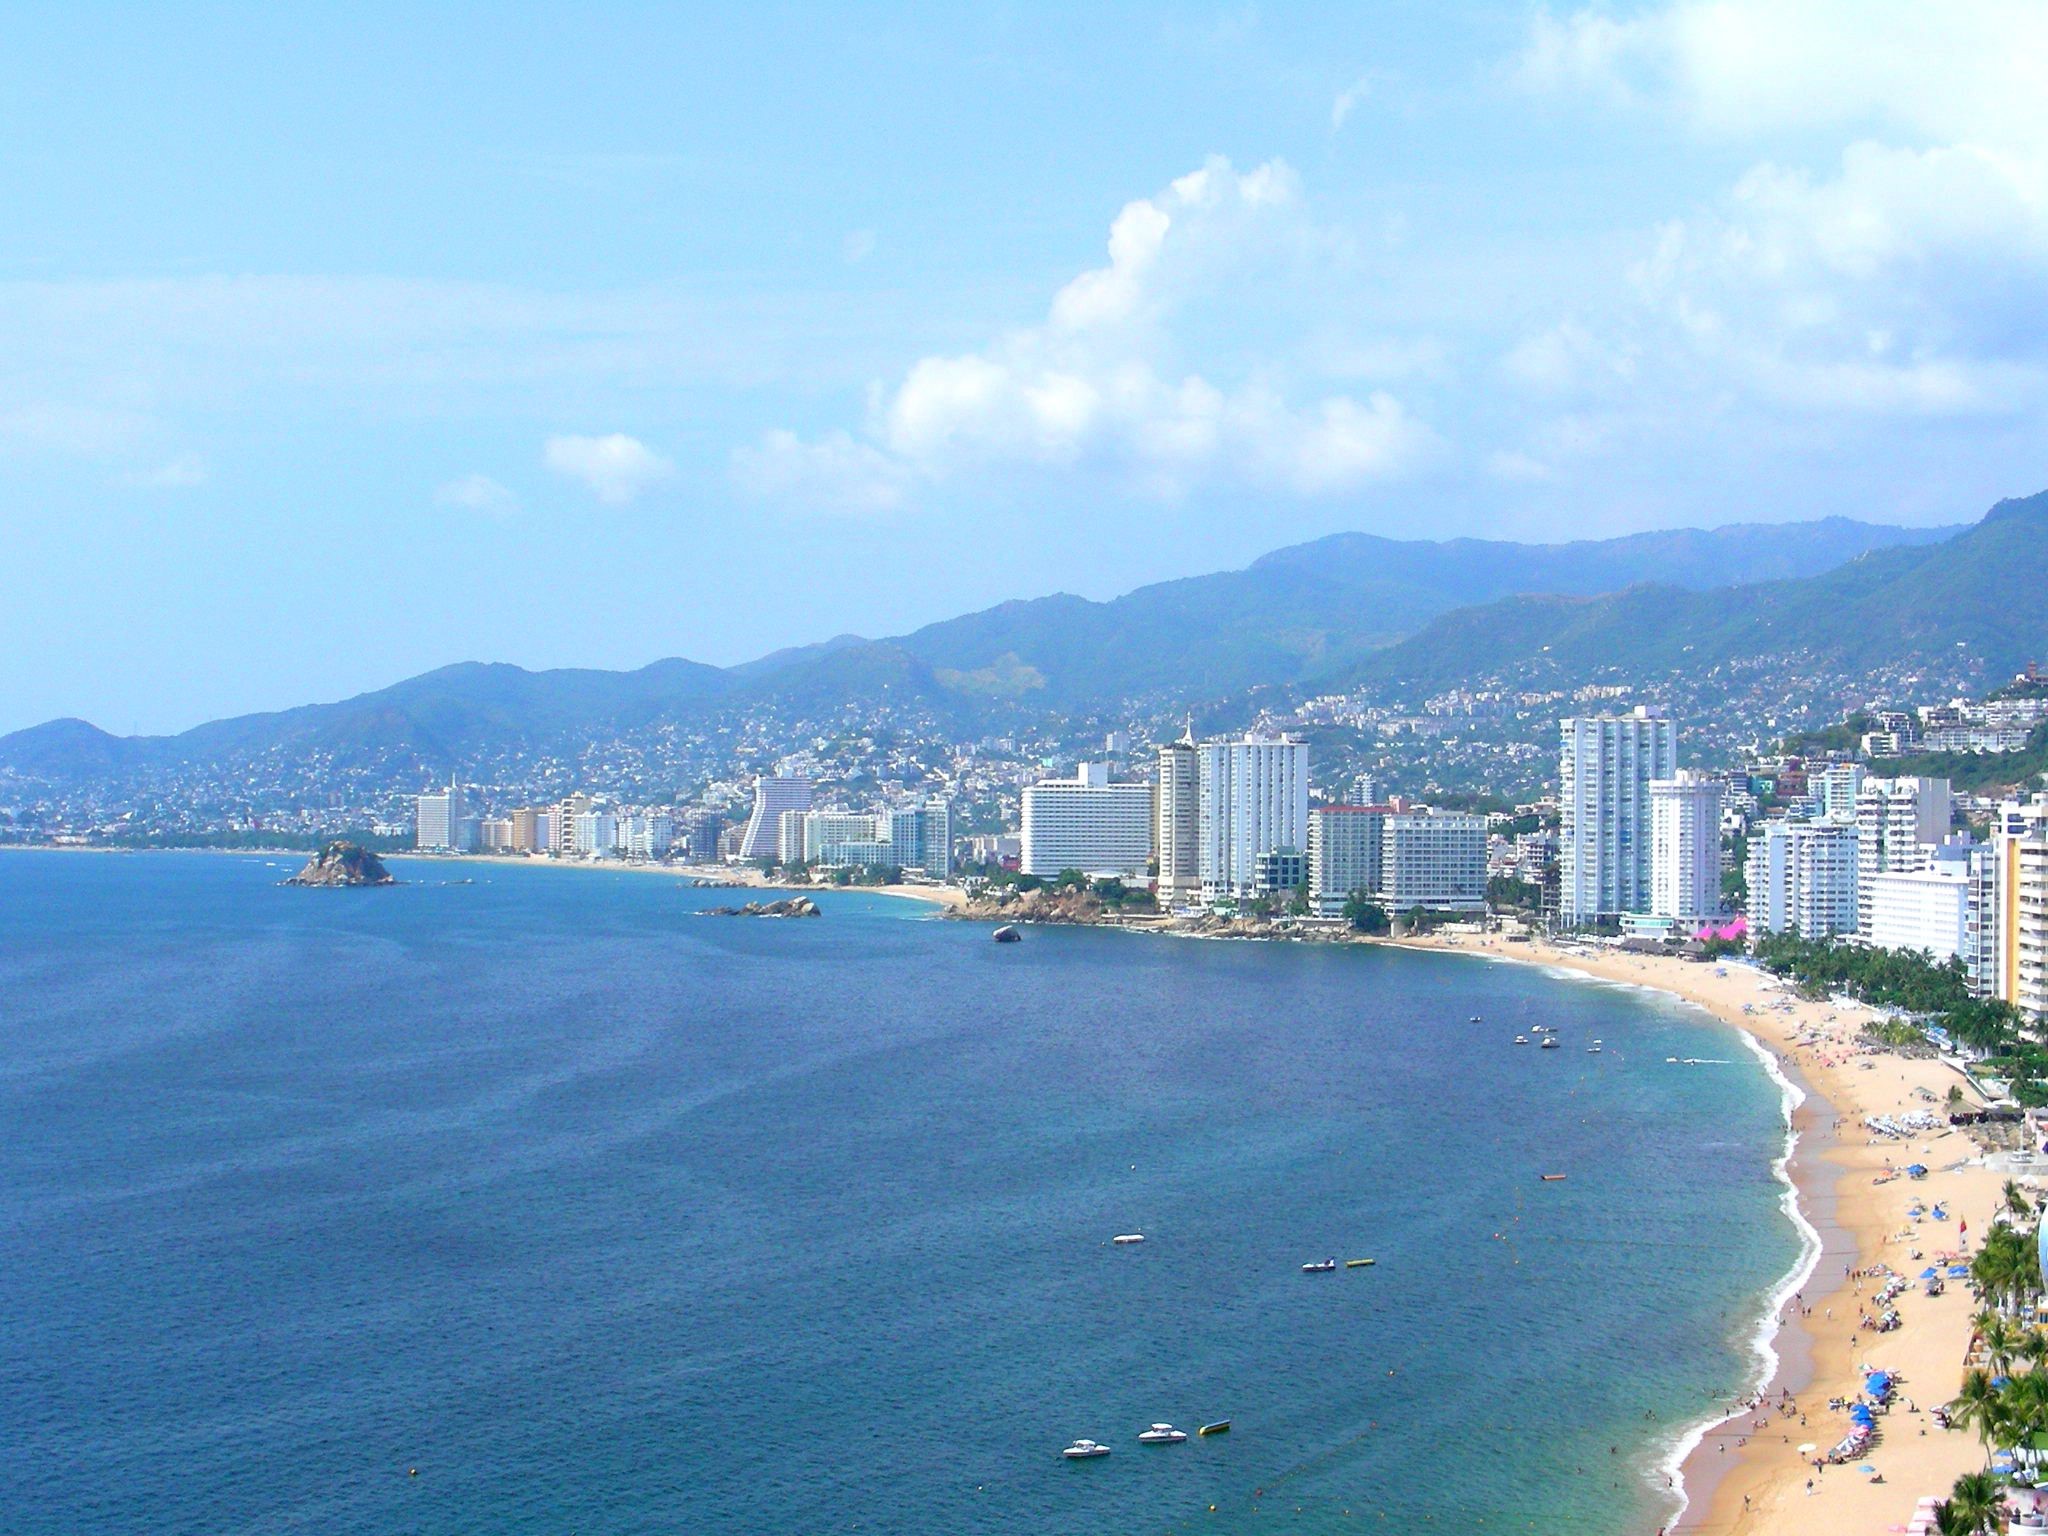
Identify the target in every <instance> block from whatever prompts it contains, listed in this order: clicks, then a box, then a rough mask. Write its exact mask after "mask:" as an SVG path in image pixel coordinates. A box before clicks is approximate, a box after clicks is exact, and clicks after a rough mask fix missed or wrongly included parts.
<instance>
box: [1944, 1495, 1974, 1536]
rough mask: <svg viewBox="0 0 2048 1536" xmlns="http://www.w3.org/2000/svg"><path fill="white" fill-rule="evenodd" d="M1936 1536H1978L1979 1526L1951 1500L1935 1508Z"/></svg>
mask: <svg viewBox="0 0 2048 1536" xmlns="http://www.w3.org/2000/svg"><path fill="white" fill-rule="evenodd" d="M1934 1536H1978V1531H1977V1525H1976V1523H1975V1522H1974V1521H1973V1520H1971V1519H1970V1517H1969V1516H1968V1515H1967V1514H1965V1513H1964V1512H1963V1511H1962V1510H1960V1509H1958V1508H1956V1505H1955V1501H1954V1500H1953V1499H1951V1500H1950V1501H1949V1502H1947V1503H1945V1504H1937V1505H1935V1506H1934Z"/></svg>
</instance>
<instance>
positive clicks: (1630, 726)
mask: <svg viewBox="0 0 2048 1536" xmlns="http://www.w3.org/2000/svg"><path fill="white" fill-rule="evenodd" d="M1559 733H1560V735H1561V737H1562V742H1561V749H1560V755H1559V775H1560V778H1561V780H1562V785H1561V789H1560V793H1559V796H1558V807H1559V810H1560V812H1561V815H1562V821H1563V826H1562V828H1561V830H1560V832H1559V835H1558V862H1559V865H1560V875H1561V881H1560V886H1559V893H1558V912H1559V915H1560V916H1561V917H1562V918H1563V919H1564V920H1565V921H1566V922H1568V923H1584V922H1592V921H1594V920H1595V919H1597V918H1601V917H1613V916H1618V915H1620V914H1621V913H1624V912H1646V911H1648V910H1649V906H1650V783H1651V781H1652V780H1654V779H1669V778H1672V777H1674V776H1675V775H1676V774H1677V772H1678V734H1677V729H1676V727H1674V726H1673V724H1672V722H1671V721H1669V720H1666V719H1664V718H1663V717H1662V716H1660V715H1657V714H1654V713H1652V712H1651V711H1649V710H1647V709H1638V710H1636V711H1635V712H1634V713H1632V714H1628V715H1599V716H1592V717H1584V718H1578V719H1571V720H1564V721H1561V722H1560V723H1559Z"/></svg>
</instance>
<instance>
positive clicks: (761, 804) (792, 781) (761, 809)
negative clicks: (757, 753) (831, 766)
mask: <svg viewBox="0 0 2048 1536" xmlns="http://www.w3.org/2000/svg"><path fill="white" fill-rule="evenodd" d="M811 792H812V784H811V781H810V780H809V779H804V778H795V777H788V778H783V777H774V776H771V775H768V774H763V775H762V776H761V777H760V778H758V779H756V780H755V781H754V814H753V815H751V816H749V817H748V818H747V829H746V831H744V832H743V833H741V834H740V857H741V858H742V859H772V858H774V857H775V854H776V840H777V838H778V837H779V836H780V833H781V830H782V813H783V812H784V811H808V810H809V809H810V808H811Z"/></svg>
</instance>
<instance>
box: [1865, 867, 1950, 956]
mask: <svg viewBox="0 0 2048 1536" xmlns="http://www.w3.org/2000/svg"><path fill="white" fill-rule="evenodd" d="M1867 884H1868V896H1869V899H1870V942H1871V943H1872V944H1874V945H1876V946H1877V947H1878V948H1879V949H1913V950H1924V951H1925V952H1926V953H1927V954H1928V955H1930V956H1931V957H1933V959H1934V960H1935V961H1936V962H1937V963H1939V962H1942V961H1947V960H1953V959H1957V958H1962V957H1964V955H1965V951H1966V950H1967V949H1968V947H1969V942H1970V928H1969V915H1970V881H1969V868H1968V866H1967V864H1964V865H1962V866H1960V867H1958V865H1956V864H1955V863H1953V862H1948V863H1946V864H1930V865H1929V866H1928V867H1927V868H1926V869H1915V870H1903V869H1888V870H1886V871H1885V872H1884V873H1883V874H1881V875H1878V876H1877V877H1876V878H1875V879H1873V880H1871V881H1869V882H1867Z"/></svg>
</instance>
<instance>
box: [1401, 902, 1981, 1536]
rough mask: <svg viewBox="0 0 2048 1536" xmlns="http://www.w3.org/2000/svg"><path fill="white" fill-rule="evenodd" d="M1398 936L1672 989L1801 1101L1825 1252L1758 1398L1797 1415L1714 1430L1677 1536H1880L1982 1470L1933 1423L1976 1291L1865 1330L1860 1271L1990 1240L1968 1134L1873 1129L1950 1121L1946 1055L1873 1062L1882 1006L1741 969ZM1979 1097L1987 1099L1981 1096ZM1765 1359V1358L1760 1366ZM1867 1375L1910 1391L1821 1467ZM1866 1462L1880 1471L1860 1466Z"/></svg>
mask: <svg viewBox="0 0 2048 1536" xmlns="http://www.w3.org/2000/svg"><path fill="white" fill-rule="evenodd" d="M1404 942H1406V943H1407V944H1408V945H1409V947H1413V948H1426V949H1439V950H1451V951H1458V952H1463V953H1467V954H1472V953H1479V954H1486V955H1490V956H1493V957H1495V958H1499V959H1506V960H1516V961H1522V962H1526V963H1531V964H1540V965H1547V966H1555V967H1558V968H1560V969H1564V970H1570V971H1575V972H1578V973H1580V974H1582V975H1587V976H1593V977H1599V978H1601V979H1604V980H1608V981H1617V982H1626V983H1629V984H1632V985H1636V986H1645V987H1654V988H1657V989H1659V990H1661V991H1665V992H1669V993H1672V994H1675V995H1676V996H1678V997H1681V998H1684V999H1685V1000H1686V1001H1688V1002H1691V1003H1695V1004H1697V1005H1698V1006H1700V1007H1702V1008H1704V1009H1706V1010H1707V1011H1709V1012H1711V1013H1713V1014H1714V1015H1715V1016H1716V1017H1718V1018H1721V1019H1723V1020H1725V1021H1727V1022H1728V1023H1730V1024H1732V1025H1734V1026H1735V1027H1736V1028H1738V1029H1741V1030H1742V1031H1744V1032H1745V1033H1746V1034H1748V1035H1749V1036H1750V1038H1751V1039H1752V1040H1754V1041H1755V1042H1757V1043H1758V1044H1759V1045H1761V1046H1762V1047H1763V1048H1764V1049H1765V1050H1766V1051H1768V1052H1769V1053H1770V1055H1771V1056H1772V1057H1773V1058H1774V1059H1775V1060H1776V1061H1777V1063H1778V1064H1779V1068H1780V1070H1781V1072H1782V1073H1783V1075H1784V1076H1785V1077H1786V1079H1787V1080H1788V1081H1790V1082H1791V1083H1792V1084H1793V1085H1795V1087H1797V1088H1798V1089H1799V1090H1800V1091H1801V1092H1803V1093H1804V1094H1805V1099H1804V1101H1803V1102H1802V1103H1801V1104H1800V1106H1799V1107H1798V1109H1797V1110H1796V1111H1795V1112H1794V1115H1793V1125H1794V1129H1795V1131H1796V1132H1797V1138H1798V1139H1797V1144H1796V1147H1795V1150H1794V1154H1793V1156H1792V1158H1791V1159H1790V1161H1789V1163H1788V1165H1787V1173H1788V1175H1789V1177H1790V1178H1791V1180H1792V1183H1793V1185H1794V1186H1795V1188H1796V1189H1797V1191H1798V1201H1799V1208H1800V1210H1801V1211H1802V1212H1803V1213H1804V1215H1805V1218H1806V1220H1807V1221H1808V1222H1809V1223H1810V1224H1811V1225H1812V1227H1813V1229H1814V1230H1815V1232H1816V1233H1817V1234H1818V1238H1819V1242H1820V1251H1819V1253H1818V1255H1817V1257H1816V1258H1815V1259H1814V1261H1813V1265H1812V1273H1811V1275H1810V1277H1808V1278H1806V1279H1805V1280H1804V1281H1803V1283H1802V1284H1801V1286H1800V1288H1799V1295H1798V1297H1797V1299H1788V1301H1787V1304H1786V1305H1785V1307H1784V1308H1783V1310H1782V1312H1781V1314H1780V1316H1781V1320H1782V1322H1783V1325H1784V1326H1783V1327H1782V1328H1781V1329H1780V1330H1779V1331H1778V1333H1777V1336H1776V1338H1775V1339H1774V1340H1773V1341H1772V1344H1771V1350H1772V1355H1773V1358H1772V1359H1771V1360H1770V1361H1769V1362H1768V1372H1769V1379H1768V1381H1767V1384H1766V1386H1765V1388H1764V1391H1763V1396H1764V1397H1765V1399H1766V1400H1767V1401H1770V1402H1773V1403H1775V1400H1776V1399H1777V1397H1778V1394H1779V1393H1780V1392H1781V1391H1789V1392H1790V1393H1791V1394H1792V1396H1793V1401H1794V1402H1795V1403H1796V1408H1793V1409H1792V1410H1790V1411H1789V1412H1778V1411H1774V1409H1769V1408H1767V1409H1764V1410H1760V1411H1757V1412H1750V1411H1743V1412H1739V1413H1736V1414H1734V1415H1733V1416H1732V1417H1731V1418H1729V1419H1728V1420H1726V1421H1724V1422H1723V1423H1721V1424H1719V1425H1716V1426H1713V1427H1711V1428H1709V1429H1708V1430H1707V1431H1706V1432H1705V1433H1704V1434H1703V1435H1702V1436H1701V1438H1700V1441H1699V1444H1698V1445H1697V1447H1696V1448H1694V1450H1693V1451H1692V1453H1691V1454H1690V1455H1689V1456H1688V1457H1687V1458H1686V1459H1685V1462H1684V1465H1683V1469H1682V1472H1681V1478H1682V1482H1681V1484H1680V1486H1681V1487H1682V1488H1683V1490H1684V1492H1685V1495H1686V1499H1687V1504H1686V1508H1685V1511H1684V1513H1683V1515H1682V1516H1681V1517H1680V1518H1679V1520H1678V1522H1677V1524H1676V1525H1675V1526H1673V1527H1672V1528H1671V1529H1672V1530H1674V1531H1684V1532H1715V1533H1721V1532H1739V1533H1743V1536H1795V1533H1797V1536H1831V1533H1835V1532H1842V1533H1845V1536H1846V1533H1851V1532H1854V1533H1869V1532H1879V1531H1884V1530H1886V1529H1890V1528H1895V1527H1901V1526H1903V1525H1904V1524H1905V1522H1906V1520H1907V1519H1908V1518H1909V1517H1910V1516H1911V1514H1912V1512H1913V1506H1914V1502H1915V1500H1917V1499H1918V1498H1919V1497H1920V1496H1922V1495H1923V1494H1940V1495H1944V1496H1945V1495H1946V1494H1947V1492H1948V1489H1949V1486H1950V1485H1951V1484H1952V1483H1953V1482H1954V1481H1955V1479H1956V1477H1957V1476H1958V1475H1959V1474H1960V1473H1963V1472H1968V1471H1973V1470H1976V1469H1977V1468H1979V1467H1981V1465H1982V1463H1983V1457H1982V1453H1981V1451H1980V1450H1979V1447H1978V1445H1977V1442H1976V1440H1975V1438H1974V1436H1971V1435H1967V1434H1964V1433H1961V1432H1959V1431H1944V1430H1941V1429H1938V1428H1936V1427H1934V1425H1933V1422H1932V1420H1931V1419H1930V1418H1929V1416H1928V1410H1930V1409H1932V1408H1934V1407H1936V1406H1937V1405H1939V1404H1941V1403H1943V1402H1946V1401H1947V1400H1948V1399H1949V1398H1951V1397H1952V1396H1953V1395H1954V1394H1955V1391H1956V1387H1957V1385H1958V1382H1959V1380H1960V1377H1961V1374H1962V1370H1963V1357H1964V1352H1965V1350H1966V1349H1967V1348H1968V1345H1969V1341H1970V1334H1971V1326H1970V1318H1971V1316H1972V1315H1973V1312H1974V1310H1975V1303H1974V1302H1973V1300H1972V1298H1971V1295H1970V1292H1969V1290H1968V1288H1967V1287H1966V1286H1964V1285H1963V1284H1961V1283H1960V1282H1958V1283H1955V1284H1952V1285H1950V1286H1949V1287H1948V1289H1947V1291H1946V1293H1945V1294H1943V1295H1941V1296H1938V1297H1929V1296H1926V1295H1924V1294H1922V1292H1921V1289H1920V1286H1919V1283H1918V1280H1917V1278H1915V1279H1914V1285H1913V1288H1912V1289H1911V1290H1909V1291H1907V1292H1906V1293H1905V1295H1903V1296H1902V1297H1900V1298H1899V1300H1898V1302H1897V1304H1896V1305H1897V1310H1898V1313H1899V1315H1900V1317H1901V1319H1902V1326H1901V1327H1900V1328H1899V1329H1897V1330H1896V1331H1893V1332H1890V1333H1883V1334H1880V1333H1876V1332H1872V1331H1865V1330H1863V1329H1862V1328H1860V1326H1859V1322H1860V1319H1861V1318H1862V1317H1863V1315H1864V1313H1865V1311H1866V1309H1867V1307H1868V1301H1867V1298H1868V1297H1869V1296H1870V1294H1871V1292H1872V1291H1874V1290H1875V1289H1876V1288H1877V1286H1878V1285H1879V1284H1880V1283H1881V1282H1879V1281H1877V1280H1872V1279H1868V1278H1862V1277H1860V1276H1859V1274H1858V1273H1857V1272H1860V1271H1863V1270H1867V1269H1869V1268H1871V1267H1872V1266H1875V1265H1878V1264H1887V1265H1889V1266H1891V1268H1892V1269H1894V1270H1897V1271H1899V1272H1901V1273H1903V1274H1905V1275H1907V1276H1908V1277H1917V1276H1918V1275H1919V1274H1920V1272H1921V1270H1922V1269H1923V1268H1925V1267H1926V1266H1927V1265H1928V1264H1929V1263H1932V1262H1933V1261H1934V1257H1935V1255H1936V1254H1937V1253H1941V1252H1946V1251H1949V1250H1952V1249H1956V1248H1958V1247H1959V1246H1960V1244H1961V1242H1962V1239H1961V1238H1960V1237H1959V1233H1960V1230H1961V1224H1962V1223H1963V1222H1967V1224H1968V1229H1969V1239H1970V1240H1971V1242H1972V1245H1973V1246H1974V1242H1975V1240H1976V1239H1978V1238H1980V1237H1981V1235H1982V1234H1983V1233H1984V1232H1986V1231H1987V1230H1989V1228H1990V1225H1991V1219H1992V1215H1993V1213H1994V1211H1995V1210H1996V1208H1997V1206H1998V1204H1999V1201H2000V1198H2001V1192H2002V1190H2003V1187H2004V1183H2005V1179H2006V1177H2007V1175H2006V1174H2005V1173H2003V1172H2000V1171H1996V1170H1994V1169H1993V1168H1990V1167H1985V1166H1983V1165H1981V1164H1980V1163H1976V1162H1974V1160H1975V1159H1976V1158H1977V1157H1978V1155H1979V1149H1978V1148H1977V1146H1976V1145H1975V1144H1974V1143H1973V1142H1972V1141H1971V1140H1970V1138H1969V1137H1968V1135H1967V1134H1966V1133H1964V1132H1962V1131H1959V1130H1951V1129H1948V1128H1947V1127H1946V1126H1943V1127H1942V1128H1941V1129H1938V1130H1935V1131H1932V1132H1928V1133H1926V1134H1923V1135H1916V1136H1913V1137H1911V1138H1910V1139H1900V1140H1893V1139H1888V1138H1880V1137H1877V1136H1875V1135H1874V1134H1873V1133H1871V1132H1870V1131H1869V1130H1868V1129H1867V1128H1866V1127H1865V1125H1864V1117H1865V1116H1866V1115H1896V1114H1907V1113H1910V1112H1912V1111H1914V1110H1916V1109H1917V1110H1930V1109H1931V1110H1939V1109H1940V1107H1941V1101H1943V1100H1945V1099H1946V1098H1947V1095H1948V1092H1949V1089H1950V1088H1951V1087H1952V1086H1962V1087H1963V1088H1964V1092H1965V1093H1966V1094H1969V1088H1968V1086H1967V1084H1966V1082H1965V1080H1964V1078H1963V1076H1962V1074H1961V1073H1959V1072H1958V1071H1956V1070H1955V1069H1954V1068H1952V1067H1950V1066H1949V1065H1947V1064H1946V1063H1943V1062H1940V1061H1936V1060H1912V1059H1908V1058H1906V1057H1903V1056H1898V1055H1893V1054H1890V1053H1885V1052H1867V1051H1865V1050H1864V1049H1863V1048H1861V1047H1860V1046H1859V1045H1858V1044H1857V1043H1856V1040H1857V1035H1858V1033H1859V1031H1860V1028H1861V1025H1862V1024H1863V1022H1864V1021H1865V1020H1866V1019H1867V1018H1868V1017H1870V1012H1871V1011H1870V1010H1868V1009H1865V1008H1862V1007H1860V1006H1857V1005H1842V1004H1836V1003H1832V1002H1822V1003H1813V1002H1807V1001H1804V1000H1802V999H1800V998H1798V997H1797V996H1796V994H1794V993H1793V992H1792V991H1791V990H1790V989H1788V988H1785V987H1783V986H1781V985H1780V984H1779V983H1778V981H1777V979H1776V978H1774V977H1770V976H1768V975H1766V974H1764V973H1763V972H1760V971H1758V970H1756V969H1754V968H1752V967H1750V966H1747V965H1741V964H1726V965H1712V964H1699V963H1695V962H1691V961H1686V960H1681V959H1676V958H1666V957H1662V956H1643V955H1634V954H1626V953H1621V952H1616V951H1606V950H1597V951H1577V950H1565V949H1561V948H1557V947H1555V946H1552V945H1548V944H1543V943H1535V942H1532V943H1527V944H1509V943H1507V942H1506V941H1505V940H1504V939H1502V938H1500V937H1498V936H1487V937H1484V938H1481V937H1477V936H1464V935H1459V936H1446V937H1436V938H1431V939H1427V940H1415V941H1404ZM1927 1095H1931V1096H1932V1100H1933V1102H1930V1100H1929V1098H1928V1097H1926V1096H1927ZM1970 1102H1971V1104H1972V1105H1973V1106H1974V1105H1975V1104H1976V1103H1977V1102H1978V1100H1977V1098H1976V1096H1975V1095H1974V1094H1971V1095H1970ZM1915 1162H1918V1163H1924V1164H1925V1165H1926V1167H1927V1168H1928V1170H1929V1172H1928V1175H1927V1177H1925V1178H1924V1179H1918V1180H1914V1179H1907V1178H1898V1179H1895V1180H1892V1181H1890V1182H1886V1183H1881V1184H1880V1183H1877V1182H1875V1181H1876V1180H1877V1179H1878V1178H1879V1177H1880V1176H1882V1175H1883V1174H1884V1173H1885V1172H1886V1171H1887V1170H1888V1169H1895V1168H1902V1167H1904V1166H1905V1165H1907V1164H1910V1163H1915ZM1966 1164H1968V1166H1965V1165H1966ZM1921 1204H1924V1205H1925V1206H1926V1207H1927V1208H1928V1210H1929V1211H1931V1210H1932V1209H1933V1207H1934V1206H1935V1205H1936V1204H1941V1205H1944V1206H1945V1207H1946V1208H1947V1210H1948V1212H1949V1214H1950V1218H1951V1219H1950V1220H1948V1221H1946V1222H1936V1221H1932V1220H1921V1221H1919V1222H1917V1223H1916V1222H1914V1221H1912V1220H1910V1219H1909V1218H1908V1216H1907V1208H1908V1207H1909V1206H1914V1205H1921ZM1916 1253H1918V1254H1919V1255H1921V1256H1920V1257H1914V1255H1915V1254H1916ZM1765 1365H1766V1362H1762V1361H1760V1362H1759V1368H1760V1370H1762V1369H1764V1368H1765ZM1869 1368H1876V1369H1882V1370H1886V1371H1890V1372H1891V1373H1892V1374H1893V1375H1894V1376H1895V1377H1896V1378H1897V1379H1898V1380H1899V1383H1900V1396H1899V1399H1898V1400H1897V1401H1896V1402H1895V1404H1894V1406H1893V1407H1892V1408H1891V1410H1890V1411H1889V1412H1888V1413H1886V1414H1884V1415H1883V1416H1882V1417H1881V1418H1880V1420H1879V1423H1880V1432H1879V1437H1878V1441H1877V1444H1876V1446H1875V1447H1874V1448H1873V1449H1872V1450H1871V1452H1870V1453H1869V1455H1868V1457H1867V1458H1866V1462H1859V1463H1856V1464H1853V1465H1843V1466H1828V1467H1826V1468H1825V1469H1824V1470H1822V1471H1818V1472H1816V1470H1815V1468H1814V1465H1813V1460H1812V1457H1811V1456H1810V1455H1802V1454H1801V1452H1800V1450H1799V1447H1801V1446H1803V1445H1817V1446H1819V1448H1820V1450H1821V1452H1822V1453H1823V1454H1824V1453H1825V1452H1826V1450H1827V1449H1828V1447H1830V1446H1832V1445H1834V1444H1835V1443H1836V1442H1837V1441H1839V1440H1840V1439H1841V1438H1842V1436H1843V1434H1844V1433H1845V1432H1846V1431H1847V1428H1848V1420H1847V1417H1846V1415H1845V1414H1844V1413H1842V1412H1840V1411H1830V1410H1829V1409H1828V1408H1827V1406H1826V1404H1827V1402H1828V1401H1829V1399H1831V1398H1837V1397H1853V1396H1854V1395H1855V1394H1856V1393H1857V1392H1858V1391H1859V1390H1861V1387H1862V1383H1863V1372H1864V1371H1865V1370H1866V1369H1869ZM1731 1406H1733V1405H1731ZM1864 1464H1867V1465H1869V1466H1871V1467H1873V1468H1874V1469H1875V1473H1874V1474H1866V1473H1863V1472H1860V1471H1858V1470H1857V1469H1856V1468H1857V1466H1861V1465H1864ZM1880 1479H1881V1480H1880Z"/></svg>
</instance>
